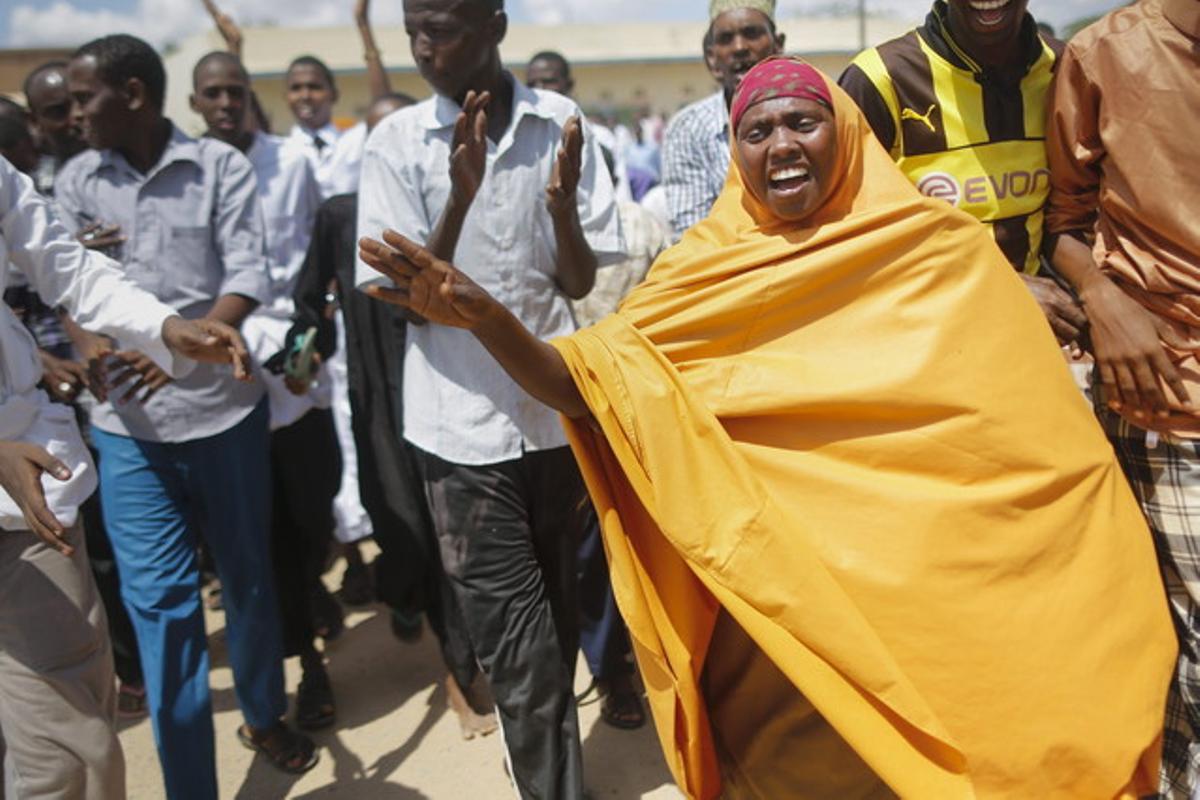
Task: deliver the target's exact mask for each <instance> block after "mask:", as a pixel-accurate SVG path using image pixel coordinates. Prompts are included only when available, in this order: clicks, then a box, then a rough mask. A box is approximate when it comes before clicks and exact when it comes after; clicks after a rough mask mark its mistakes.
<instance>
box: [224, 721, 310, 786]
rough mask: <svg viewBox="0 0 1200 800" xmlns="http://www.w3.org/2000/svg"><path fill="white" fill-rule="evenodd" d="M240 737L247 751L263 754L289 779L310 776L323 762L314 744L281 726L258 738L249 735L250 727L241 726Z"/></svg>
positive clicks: (239, 728) (303, 736)
mask: <svg viewBox="0 0 1200 800" xmlns="http://www.w3.org/2000/svg"><path fill="white" fill-rule="evenodd" d="M237 737H238V741H240V742H241V743H242V744H243V745H244V746H245V747H247V748H248V749H250V750H253V751H254V752H256V753H262V754H263V755H264V756H266V757H267V760H268V761H270V762H271V763H272V764H274V765H275V766H276V767H277V768H278V769H280V770H282V771H284V772H286V773H288V774H290V775H301V774H303V773H305V772H308V771H309V770H310V769H312V768H313V767H315V766H316V765H317V761H319V760H320V759H319V756H318V755H317V746H316V745H315V744H314V743H313V740H312V739H310V738H308V737H307V736H305V735H304V734H302V733H296V732H295V731H293V730H291V729H290V728H288V726H286V725H284V724H283V723H282V722H280V723H278V724H277V725H275V727H273V728H270V729H269V730H267V731H266V732H265V733H263V734H260V735H259V736H255V735H254V734H253V733H252V732H251V731H250V726H248V725H241V726H239V727H238V730H237Z"/></svg>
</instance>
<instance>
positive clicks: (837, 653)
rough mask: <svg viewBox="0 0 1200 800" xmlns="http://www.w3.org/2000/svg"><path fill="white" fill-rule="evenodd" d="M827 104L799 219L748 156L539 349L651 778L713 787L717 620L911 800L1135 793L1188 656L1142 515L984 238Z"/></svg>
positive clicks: (1040, 327) (1026, 299)
mask: <svg viewBox="0 0 1200 800" xmlns="http://www.w3.org/2000/svg"><path fill="white" fill-rule="evenodd" d="M831 91H832V92H833V95H834V100H835V103H834V105H835V117H836V119H837V128H838V133H837V135H838V151H839V160H840V162H841V163H840V171H839V174H840V175H841V176H842V177H841V178H840V180H839V183H838V186H837V188H836V189H835V191H834V194H833V196H832V198H831V200H830V201H829V203H828V204H827V205H826V206H825V207H823V209H822V210H821V211H820V212H819V213H818V215H816V216H815V217H814V218H813V220H812V221H811V222H810V223H808V224H806V225H802V226H799V227H797V226H795V225H792V226H788V225H786V224H784V223H781V222H780V221H778V220H774V219H772V218H771V217H770V215H769V213H768V212H767V211H766V209H765V208H764V207H763V206H762V205H761V204H760V203H759V202H758V201H757V200H756V199H755V198H754V197H753V196H752V195H751V194H750V193H749V192H748V191H747V190H746V189H745V188H744V186H743V184H742V180H741V177H740V175H739V174H738V168H737V166H736V158H735V167H734V168H732V169H731V171H730V177H729V180H728V182H727V185H726V188H725V191H724V192H723V194H722V196H721V198H720V199H719V200H718V201H717V204H716V206H715V207H714V209H713V212H712V214H711V216H710V217H709V219H708V220H706V221H704V222H702V223H701V224H700V225H698V226H696V227H695V228H693V229H692V231H690V232H689V233H688V234H687V235H686V236H685V237H684V239H683V241H682V242H681V243H680V244H679V245H677V246H676V247H675V248H672V249H671V250H669V251H668V252H667V253H665V254H664V255H663V256H662V257H661V258H660V259H659V261H658V262H657V263H656V264H655V266H654V268H653V269H652V271H651V273H650V274H649V276H648V277H647V281H646V282H645V283H644V284H643V285H642V286H640V287H639V288H638V289H637V290H635V292H634V294H633V295H631V296H630V297H629V298H628V299H627V301H626V302H625V304H624V305H623V306H622V308H621V310H620V312H619V313H618V314H616V315H614V316H612V317H609V318H607V319H606V320H603V321H602V322H600V323H599V324H597V325H596V326H594V327H592V328H588V329H585V330H583V331H580V332H579V333H577V334H575V335H573V336H571V337H567V338H565V339H560V340H557V341H556V342H555V346H556V347H557V348H558V350H559V352H560V353H561V354H562V355H563V357H564V358H565V360H566V362H567V365H568V367H569V368H570V370H571V372H572V375H573V376H574V379H575V382H576V384H577V385H578V387H579V389H580V391H581V393H582V394H583V396H584V398H585V400H586V402H587V404H588V406H589V408H590V409H591V411H592V415H593V419H592V420H590V421H587V422H584V421H576V422H569V423H568V433H569V436H570V438H571V443H572V446H573V448H574V450H575V453H576V455H577V457H578V458H579V461H580V463H581V466H582V469H583V474H584V477H585V479H586V481H587V484H588V488H589V491H590V492H591V495H592V498H593V500H594V502H595V504H596V507H597V511H598V513H599V515H600V519H601V524H602V528H603V531H604V539H605V543H606V547H607V550H608V554H609V558H610V563H611V571H612V578H613V585H614V590H615V594H616V598H617V602H618V605H619V606H620V609H621V611H622V613H623V615H624V616H625V619H626V620H627V622H628V624H629V628H630V633H631V635H632V639H633V641H634V644H635V650H636V653H637V657H638V662H639V665H640V667H641V671H642V675H643V678H644V680H645V683H646V686H647V690H648V696H649V700H650V707H651V710H652V712H653V716H654V720H655V723H656V725H657V728H658V733H659V736H660V739H661V743H662V746H663V750H664V753H665V754H666V758H667V763H668V765H669V767H670V768H671V770H672V772H673V773H674V776H675V778H676V780H677V781H678V783H679V785H680V786H681V787H682V788H683V790H684V791H685V792H686V793H687V795H688V796H689V797H693V798H712V797H716V796H717V795H719V794H720V791H721V778H720V769H719V765H718V760H717V754H716V750H715V748H714V743H713V736H712V732H711V730H710V722H709V717H708V713H707V710H706V708H705V703H704V697H703V694H702V691H701V689H700V679H701V674H702V671H703V667H704V663H705V658H706V654H707V651H708V645H709V642H710V638H711V636H712V632H713V627H714V623H715V620H716V618H717V614H718V611H719V610H720V609H721V608H723V609H724V610H725V611H726V612H727V613H728V614H729V615H730V616H731V617H732V618H733V619H734V620H736V622H737V623H738V624H739V625H740V626H741V627H742V628H743V629H744V630H745V632H746V633H747V634H748V635H749V636H750V637H751V638H752V639H753V641H754V642H755V643H756V644H757V646H758V647H759V648H761V650H762V651H763V653H765V654H766V655H767V656H768V657H769V658H770V659H771V660H772V661H773V662H774V663H775V664H776V665H777V666H778V667H779V668H780V670H781V671H782V672H783V673H784V674H785V675H786V676H787V677H788V678H789V679H790V680H791V682H792V683H794V684H795V686H796V687H797V689H798V690H799V691H800V692H802V693H803V695H804V696H805V697H806V698H807V699H808V700H809V701H811V703H812V704H813V706H815V708H816V709H817V710H818V711H819V712H820V714H821V715H823V716H824V718H825V719H826V720H827V721H828V723H829V724H830V725H831V726H832V727H833V728H834V729H835V730H836V731H837V733H838V734H839V735H840V736H842V737H843V738H844V739H845V740H846V742H847V743H849V744H850V746H851V747H852V748H853V749H854V750H855V751H856V752H857V753H858V755H859V756H861V758H862V759H863V760H864V761H865V762H866V763H867V764H868V765H869V766H870V768H871V769H873V770H874V771H875V772H876V773H877V774H878V775H879V776H880V777H881V778H883V780H884V781H886V783H887V784H888V785H889V786H890V787H891V788H892V789H893V790H894V791H896V792H897V793H899V794H900V795H902V796H905V797H914V798H940V797H953V798H957V797H1039V798H1043V797H1064V798H1066V797H1072V798H1076V797H1078V798H1106V797H1115V796H1134V795H1135V794H1136V793H1137V792H1139V791H1149V790H1151V789H1153V787H1154V773H1155V771H1156V766H1157V759H1158V756H1159V747H1160V745H1159V739H1160V731H1161V726H1162V716H1163V708H1164V703H1165V697H1166V690H1167V686H1168V683H1169V679H1170V674H1171V670H1172V665H1173V662H1174V658H1175V648H1176V645H1175V640H1174V635H1173V631H1172V628H1171V624H1170V621H1169V618H1168V614H1167V608H1166V603H1165V599H1164V594H1163V589H1162V586H1161V581H1160V578H1159V575H1158V570H1157V566H1156V561H1155V556H1154V551H1153V546H1152V543H1151V539H1150V534H1149V532H1148V530H1147V528H1146V525H1145V522H1144V520H1143V518H1142V515H1141V512H1140V510H1139V508H1138V506H1137V504H1136V502H1135V500H1134V498H1133V496H1132V494H1131V493H1130V490H1129V488H1128V486H1127V485H1126V482H1125V480H1124V477H1123V476H1122V474H1121V472H1120V469H1119V467H1118V466H1117V463H1116V461H1115V458H1114V456H1113V453H1112V450H1111V448H1110V447H1109V445H1108V443H1107V442H1106V440H1105V439H1104V436H1103V434H1102V433H1101V431H1100V429H1099V427H1098V425H1097V424H1096V422H1095V420H1094V419H1093V417H1092V415H1091V413H1090V410H1089V409H1088V408H1087V406H1086V404H1085V403H1084V401H1083V399H1082V398H1081V397H1080V395H1079V393H1078V391H1077V389H1076V388H1075V386H1074V385H1073V383H1072V380H1071V378H1070V375H1069V373H1068V371H1067V370H1066V368H1065V367H1064V365H1063V360H1062V357H1061V355H1060V352H1059V350H1058V347H1057V346H1056V343H1055V341H1054V338H1053V335H1052V333H1051V332H1050V329H1049V327H1048V326H1047V324H1046V322H1045V319H1044V318H1043V317H1042V315H1041V312H1040V310H1039V309H1038V307H1037V306H1036V304H1035V303H1034V301H1033V300H1032V299H1031V297H1030V294H1029V292H1028V291H1027V290H1026V289H1025V288H1024V286H1023V285H1022V283H1021V281H1020V279H1019V278H1018V277H1017V275H1016V274H1015V273H1014V272H1013V270H1012V269H1011V268H1010V267H1009V266H1008V264H1007V263H1006V262H1005V260H1004V258H1003V256H1002V255H1001V254H1000V252H999V251H998V250H997V249H996V247H995V244H994V242H993V241H992V239H991V237H990V236H989V235H988V234H987V232H986V230H985V229H984V228H983V227H981V226H980V225H979V224H978V223H977V222H975V221H974V220H972V219H970V218H969V217H968V216H967V215H965V214H962V213H961V212H958V211H957V210H955V209H952V208H951V207H950V206H948V205H947V204H945V203H944V202H942V201H938V200H930V199H928V198H924V197H922V196H921V195H920V194H919V193H918V192H917V191H916V190H915V189H913V187H912V186H911V185H910V184H909V183H908V182H907V181H906V180H905V179H904V178H903V176H902V175H901V174H900V173H899V172H898V171H897V170H896V168H895V166H894V165H893V164H892V162H891V160H890V159H889V158H888V157H887V155H886V153H884V152H883V150H882V149H881V148H880V147H879V145H878V144H877V143H876V142H875V139H874V137H873V136H872V135H871V133H870V130H869V128H868V126H867V124H866V122H865V121H864V120H863V118H862V116H861V114H860V113H859V112H858V110H857V108H856V107H855V106H854V104H853V103H852V102H851V101H850V100H849V99H848V98H847V97H846V96H845V95H844V94H843V93H842V92H841V91H840V90H838V89H837V88H836V87H832V86H831Z"/></svg>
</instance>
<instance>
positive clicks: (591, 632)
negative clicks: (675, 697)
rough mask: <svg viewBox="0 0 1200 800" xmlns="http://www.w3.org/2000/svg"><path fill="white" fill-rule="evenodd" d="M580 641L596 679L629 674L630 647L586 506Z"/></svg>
mask: <svg viewBox="0 0 1200 800" xmlns="http://www.w3.org/2000/svg"><path fill="white" fill-rule="evenodd" d="M577 555H578V562H579V563H578V569H579V643H580V647H581V648H582V649H583V656H584V658H586V659H587V665H588V669H589V670H591V672H592V676H593V677H595V678H596V679H597V680H602V681H604V680H612V679H613V678H616V677H619V676H623V675H632V674H633V662H632V660H631V654H632V649H631V646H630V644H629V631H628V630H627V629H626V628H625V620H623V619H621V614H620V612H619V611H617V601H616V599H615V598H614V597H613V590H612V581H611V580H610V579H609V577H608V558H607V557H606V556H605V554H604V542H603V541H602V540H601V538H600V523H599V520H597V519H596V512H595V511H593V510H592V508H591V505H590V504H589V506H588V515H587V527H586V528H584V535H583V539H581V540H580V542H579V550H578V554H577Z"/></svg>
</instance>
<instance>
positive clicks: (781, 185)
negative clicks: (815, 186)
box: [767, 167, 812, 194]
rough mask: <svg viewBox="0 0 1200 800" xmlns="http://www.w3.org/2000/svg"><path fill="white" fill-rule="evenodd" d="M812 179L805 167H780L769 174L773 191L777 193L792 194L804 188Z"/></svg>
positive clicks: (769, 182)
mask: <svg viewBox="0 0 1200 800" xmlns="http://www.w3.org/2000/svg"><path fill="white" fill-rule="evenodd" d="M810 180H812V175H810V174H809V172H808V169H806V168H805V167H780V168H778V169H773V170H771V172H770V173H768V174H767V183H768V185H769V186H770V188H771V191H773V192H775V193H777V194H792V193H794V192H798V191H800V190H801V189H803V188H804V186H805V184H807V183H808V182H809V181H810Z"/></svg>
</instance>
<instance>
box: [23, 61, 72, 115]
mask: <svg viewBox="0 0 1200 800" xmlns="http://www.w3.org/2000/svg"><path fill="white" fill-rule="evenodd" d="M53 69H61V70H63V71H64V72H65V71H66V69H67V62H65V61H63V60H61V59H59V60H57V61H47V62H46V63H45V64H39V65H38V66H36V67H34V68H33V72H30V73H29V74H28V75H26V76H25V82H24V83H22V84H21V93H22V94H24V95H25V103H26V104H27V105H28V103H29V93H30V92H31V91H33V83H34V81H36V80H37V79H38V76H40V75H44V74H45V73H47V72H49V71H50V70H53Z"/></svg>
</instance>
